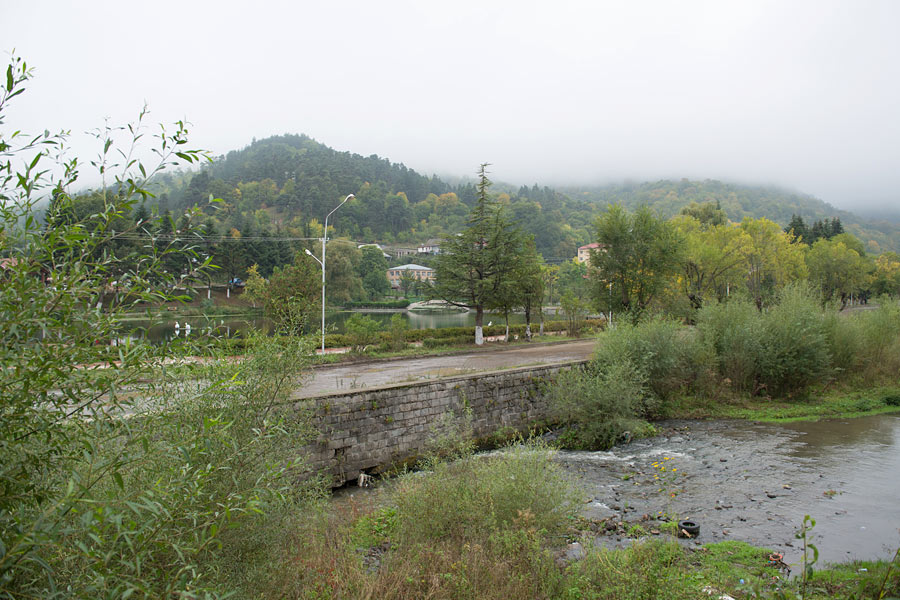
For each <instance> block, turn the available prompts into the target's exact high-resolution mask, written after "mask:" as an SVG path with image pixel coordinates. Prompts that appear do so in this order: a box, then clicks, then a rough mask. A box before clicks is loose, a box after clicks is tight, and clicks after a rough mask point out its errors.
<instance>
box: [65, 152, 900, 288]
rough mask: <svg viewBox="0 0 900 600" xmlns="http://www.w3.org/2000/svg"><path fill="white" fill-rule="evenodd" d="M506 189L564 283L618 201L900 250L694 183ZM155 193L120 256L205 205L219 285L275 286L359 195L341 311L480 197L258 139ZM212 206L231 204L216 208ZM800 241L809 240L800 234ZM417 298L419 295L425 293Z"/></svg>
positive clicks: (82, 207)
mask: <svg viewBox="0 0 900 600" xmlns="http://www.w3.org/2000/svg"><path fill="white" fill-rule="evenodd" d="M495 188H496V189H497V190H498V193H495V194H494V195H493V199H494V200H495V201H496V202H498V203H499V204H500V205H501V206H503V207H504V209H505V211H506V213H507V215H508V216H509V218H510V219H511V220H512V221H513V222H514V223H516V224H517V225H518V226H519V227H520V228H521V229H522V231H523V232H524V233H525V234H527V235H530V236H531V237H533V239H534V244H535V247H536V249H537V251H538V253H539V254H540V255H541V256H542V257H543V258H544V259H545V261H546V262H547V263H548V264H560V265H562V267H561V268H562V269H563V271H564V272H565V273H564V275H563V280H564V281H577V276H578V273H576V271H579V269H580V268H579V267H578V266H573V265H571V264H568V263H569V262H570V260H571V258H572V257H574V256H575V253H576V250H577V248H578V247H579V246H581V245H583V244H587V243H590V242H593V241H595V238H596V231H595V228H594V219H595V218H596V217H597V215H598V214H600V213H601V212H602V211H603V209H604V207H605V206H606V204H607V203H608V202H610V203H614V204H620V205H622V206H623V207H624V208H627V209H629V210H632V211H633V210H636V209H637V208H638V207H639V206H648V207H650V208H652V209H653V210H654V211H655V212H657V213H658V214H660V215H662V216H664V217H671V216H674V215H677V214H678V213H679V211H681V210H682V209H683V208H684V207H685V206H689V205H691V204H700V205H703V204H713V203H714V204H715V205H716V206H717V207H718V208H720V209H721V210H722V211H723V212H724V214H725V215H726V216H727V218H729V219H731V220H734V221H741V220H742V219H744V218H747V217H750V218H760V217H766V218H769V219H772V220H773V221H776V222H779V223H784V224H786V223H788V222H789V220H790V219H791V218H792V217H797V218H801V217H800V215H804V216H806V219H807V220H808V221H809V227H810V231H809V232H808V233H809V235H803V236H802V237H803V239H804V241H806V242H808V243H811V241H813V240H812V235H814V234H815V228H816V223H820V224H823V223H826V222H828V223H830V222H831V220H830V219H836V220H837V222H838V223H843V224H844V228H845V229H846V232H847V233H851V234H853V235H854V236H855V237H856V238H858V239H860V240H862V242H863V250H864V251H865V252H867V253H870V254H880V253H882V252H883V251H885V250H895V249H897V248H898V247H900V230H897V229H896V228H893V229H891V228H890V227H888V226H881V229H882V230H878V229H875V228H873V226H867V227H864V226H863V225H862V224H860V222H859V221H858V219H855V218H854V217H853V215H850V214H849V213H843V212H837V213H836V214H838V215H839V216H838V217H829V214H835V212H836V211H834V210H833V209H832V208H831V207H829V206H828V205H827V204H825V203H824V202H821V201H819V200H816V199H814V198H810V197H807V196H802V195H798V194H791V193H788V192H784V191H781V190H778V189H775V188H765V187H746V186H736V185H731V184H724V183H721V182H717V181H703V182H698V181H688V180H681V181H677V182H675V181H661V182H655V183H646V184H640V185H622V186H606V187H603V188H565V192H566V193H565V194H563V193H560V192H559V191H555V190H552V189H550V188H547V187H538V186H533V187H526V186H523V187H521V188H519V189H513V188H509V187H504V186H502V185H497V186H495ZM154 191H155V193H156V196H157V197H156V198H148V199H147V201H146V202H141V203H139V204H138V205H137V206H136V207H135V209H134V210H133V211H132V213H131V214H127V215H126V214H123V215H119V216H118V217H117V220H118V226H119V227H121V228H122V229H123V230H125V229H129V228H130V227H131V226H133V225H134V224H135V223H142V225H143V226H142V227H140V228H139V234H135V235H132V236H130V237H129V238H128V239H125V238H120V239H117V241H116V242H115V244H116V246H115V248H114V250H115V251H116V252H118V253H120V254H124V253H127V252H130V251H133V250H134V248H136V247H138V246H140V245H141V244H145V243H147V240H148V238H149V237H150V236H153V237H154V238H155V239H156V242H155V243H157V244H160V243H164V242H166V241H169V240H171V239H173V238H177V237H178V234H179V232H180V231H182V230H183V229H184V224H185V222H184V215H185V214H186V212H187V209H188V208H189V207H191V206H194V205H195V204H197V205H204V206H206V208H204V214H203V216H202V219H201V221H200V222H199V227H198V228H197V229H196V232H195V235H194V239H193V240H192V242H193V243H195V244H198V247H200V248H201V250H202V252H203V253H204V254H206V255H208V256H212V257H213V262H214V263H215V264H216V265H218V266H219V267H220V269H218V270H216V271H214V272H212V273H211V274H210V275H209V281H210V282H212V281H227V280H230V279H232V278H234V277H241V278H247V276H248V275H249V272H250V269H251V268H252V267H253V266H254V265H256V269H255V270H254V271H253V272H254V273H255V274H257V275H259V276H261V277H265V278H268V277H270V276H271V275H272V274H273V272H274V271H275V269H276V268H277V269H284V268H286V267H287V266H289V265H292V264H296V261H297V260H311V259H308V258H300V259H298V257H297V254H298V252H299V253H301V254H302V252H303V249H304V248H307V249H310V250H311V251H313V252H315V253H319V252H321V250H320V244H319V243H318V241H317V239H316V238H321V237H322V235H323V223H322V222H323V221H324V216H325V215H326V214H328V213H329V212H330V211H331V210H332V209H333V208H334V207H335V206H337V204H338V203H339V202H340V200H341V199H342V198H343V197H344V196H345V195H346V194H348V193H353V194H354V195H355V198H353V199H351V200H350V201H349V202H347V203H346V204H345V205H344V206H343V207H342V208H341V210H340V211H338V212H336V213H335V214H334V215H333V217H332V219H331V220H329V237H332V238H342V239H343V241H341V240H335V242H333V243H332V245H333V246H334V247H335V248H334V250H332V245H329V249H328V253H329V258H333V259H334V261H335V262H334V263H332V265H331V266H333V267H334V269H335V271H334V275H333V276H332V275H330V274H329V277H330V278H333V279H334V281H329V289H330V290H332V291H333V292H334V293H335V296H333V298H334V300H335V301H340V302H347V301H360V300H377V299H379V298H380V297H381V296H383V294H384V293H385V290H384V287H383V286H382V285H381V283H380V282H376V281H375V280H374V278H373V276H372V272H373V271H372V269H373V268H376V267H377V268H378V269H382V270H384V269H386V268H387V267H390V266H396V265H399V264H401V263H405V262H410V261H409V259H407V258H405V257H404V258H398V259H388V261H387V263H386V264H381V262H380V261H375V260H374V259H373V257H365V258H364V257H363V253H362V252H361V251H359V250H358V249H357V248H356V246H357V245H358V244H359V243H370V242H378V243H380V244H388V245H395V246H403V247H408V248H415V247H416V246H417V245H418V244H421V243H424V242H426V241H433V240H438V239H441V238H443V237H445V236H447V235H454V234H456V233H458V232H460V231H462V230H463V229H464V228H465V224H466V219H467V218H468V215H469V214H470V211H471V209H472V208H473V207H474V206H475V203H476V198H477V190H476V186H475V184H474V182H463V183H458V184H455V185H451V184H449V183H447V182H445V181H443V180H441V179H440V178H438V177H436V176H433V177H425V176H422V175H420V174H418V173H417V172H416V171H414V170H412V169H408V168H407V167H405V166H403V165H402V164H396V163H391V162H390V161H388V160H386V159H381V158H379V157H377V156H374V155H373V156H369V157H363V156H360V155H357V154H351V153H348V152H338V151H335V150H333V149H331V148H328V147H327V146H325V145H323V144H320V143H318V142H316V141H315V140H312V139H310V138H309V137H306V136H302V135H284V136H276V137H272V138H268V139H265V140H260V141H254V142H253V143H252V144H251V145H249V146H248V147H246V148H244V149H242V150H239V151H233V152H230V153H228V154H227V155H226V156H224V157H220V158H219V159H218V160H215V161H213V163H212V164H211V165H209V166H207V167H205V168H204V169H203V170H201V171H200V172H193V173H192V172H183V173H174V174H164V175H163V176H162V177H160V179H159V182H158V183H157V184H156V187H154ZM103 193H104V192H102V191H99V192H91V193H87V194H83V195H81V196H79V197H77V198H75V199H74V200H73V202H72V204H71V206H70V207H69V209H68V210H69V211H72V212H75V213H77V214H76V215H75V216H77V217H78V218H81V217H83V216H86V215H90V214H94V213H96V211H97V207H98V206H99V203H100V202H101V198H102V196H103ZM210 198H214V199H218V200H220V201H219V202H214V203H209V202H208V200H209V199H210ZM153 215H157V216H160V217H162V218H161V219H160V221H159V223H156V224H154V223H152V222H151V221H152V220H151V219H150V217H151V216H153ZM797 233H798V235H801V232H800V231H799V229H798V231H797ZM175 260H176V259H174V258H172V259H169V262H170V264H168V265H167V266H168V268H169V270H170V271H178V270H179V269H185V268H186V265H179V264H175V263H174V262H173V261H175ZM414 262H417V263H420V264H424V265H425V266H431V263H432V261H431V259H430V258H429V257H427V256H417V257H416V258H415V259H414ZM581 275H583V273H581ZM366 277H369V282H368V283H366V282H365V278H366ZM575 287H578V286H575ZM563 288H565V284H563ZM553 291H554V286H553V285H552V283H551V285H549V286H548V294H551V296H552V292H553ZM561 291H565V289H562V290H561ZM412 292H413V293H414V294H416V295H419V294H420V293H422V290H419V289H414V290H412ZM573 293H574V291H573ZM576 295H577V294H576ZM550 299H551V300H553V298H552V297H551V298H550Z"/></svg>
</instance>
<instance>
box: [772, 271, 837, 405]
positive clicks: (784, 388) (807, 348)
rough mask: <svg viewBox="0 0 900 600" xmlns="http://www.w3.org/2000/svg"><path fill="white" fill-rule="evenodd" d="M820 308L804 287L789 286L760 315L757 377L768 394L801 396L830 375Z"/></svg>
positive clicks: (811, 294)
mask: <svg viewBox="0 0 900 600" xmlns="http://www.w3.org/2000/svg"><path fill="white" fill-rule="evenodd" d="M821 306H822V304H821V301H820V299H819V297H818V295H817V294H815V293H814V292H811V291H810V290H809V288H807V287H806V286H805V285H790V286H787V287H786V288H785V289H784V290H782V292H781V294H780V298H779V302H778V304H776V305H775V306H774V307H772V308H771V309H770V310H769V312H767V313H763V315H762V322H763V344H762V355H761V356H760V364H759V371H760V373H759V374H760V379H761V381H762V383H763V385H765V386H766V390H767V391H768V393H770V394H773V395H780V394H785V393H794V392H802V391H803V390H805V389H806V387H807V386H809V385H810V384H811V383H813V382H814V381H818V380H820V379H822V378H824V377H827V376H828V375H829V374H830V369H831V356H830V354H829V352H828V343H827V338H826V335H825V320H824V315H823V313H822V308H821Z"/></svg>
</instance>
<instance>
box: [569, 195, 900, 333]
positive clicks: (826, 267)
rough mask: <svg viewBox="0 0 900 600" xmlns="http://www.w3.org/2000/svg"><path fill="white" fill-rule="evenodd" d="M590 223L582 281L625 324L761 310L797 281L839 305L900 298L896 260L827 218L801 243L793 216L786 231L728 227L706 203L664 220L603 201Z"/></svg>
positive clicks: (769, 226) (759, 225) (760, 225)
mask: <svg viewBox="0 0 900 600" xmlns="http://www.w3.org/2000/svg"><path fill="white" fill-rule="evenodd" d="M595 226H596V240H597V242H598V243H599V244H600V246H599V247H598V248H597V249H595V250H592V251H591V256H590V261H589V263H590V267H589V268H588V269H587V280H586V281H588V282H589V283H588V284H587V285H588V286H590V288H591V290H590V292H591V296H592V298H593V300H594V306H595V308H598V309H600V310H602V311H604V312H610V311H612V312H618V313H620V314H622V313H624V314H625V315H628V317H629V318H630V320H632V321H637V320H639V319H640V318H642V317H643V316H644V315H645V314H647V313H648V312H649V313H652V312H660V311H662V312H666V313H668V314H671V315H677V316H679V317H681V318H683V319H684V320H685V321H688V322H693V321H694V320H695V318H696V311H697V310H699V309H702V308H704V307H705V306H707V305H709V304H711V303H721V302H725V301H727V300H730V299H732V298H746V299H749V300H750V301H751V302H753V303H754V304H755V305H756V307H757V309H759V310H763V309H764V308H766V307H767V306H770V305H772V303H773V302H774V301H775V299H776V298H777V297H778V294H779V293H780V291H781V290H783V289H784V288H785V287H786V286H788V285H791V284H794V283H797V282H808V284H809V285H811V286H813V287H814V288H816V289H817V290H818V291H819V293H820V295H821V299H822V301H823V302H824V303H831V302H834V303H838V305H839V306H840V308H844V307H846V306H847V305H848V303H850V301H851V300H858V301H861V302H867V301H868V299H869V298H870V297H873V296H878V295H890V296H896V295H897V294H898V293H900V256H898V255H897V253H895V252H884V253H882V254H879V255H877V256H874V255H872V254H869V253H867V252H866V250H865V248H864V246H863V243H862V242H861V241H860V240H859V239H858V238H856V237H855V236H853V235H852V234H850V233H846V232H843V233H836V232H837V231H839V230H841V224H840V221H839V220H830V221H827V232H825V233H823V234H822V235H821V237H813V236H810V237H811V240H810V241H809V243H808V242H807V240H806V239H805V238H804V237H803V235H802V233H803V232H804V231H805V229H802V228H803V227H805V224H804V222H803V220H802V219H801V218H799V217H797V218H795V219H794V222H793V223H792V224H791V225H790V226H787V227H784V228H782V227H781V226H779V225H778V224H777V223H775V222H774V221H770V220H769V219H766V218H759V219H753V218H750V217H746V218H744V219H743V220H742V221H740V222H738V223H735V222H732V221H729V220H728V219H727V218H726V216H725V213H724V211H723V210H722V209H721V208H719V206H718V205H717V204H713V203H704V204H696V203H694V204H691V205H689V206H687V207H684V208H683V209H682V211H681V213H680V214H678V215H676V216H674V217H672V218H671V219H665V218H663V217H661V216H660V215H658V214H657V213H656V212H654V211H653V210H651V209H650V208H649V207H646V206H644V207H641V208H638V209H637V210H636V211H634V212H633V213H632V212H629V211H628V210H626V209H625V208H623V207H622V206H620V205H610V206H609V207H608V209H607V211H606V212H605V213H603V214H602V215H600V216H599V217H598V218H597V220H596V221H595ZM795 227H797V228H801V234H800V235H798V232H797V231H796V230H795ZM815 228H818V229H822V228H825V222H819V223H817V224H816V226H815Z"/></svg>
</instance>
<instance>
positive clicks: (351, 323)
mask: <svg viewBox="0 0 900 600" xmlns="http://www.w3.org/2000/svg"><path fill="white" fill-rule="evenodd" d="M344 327H345V329H346V330H347V337H348V338H349V340H350V351H351V352H353V353H355V354H359V353H360V352H362V351H363V350H365V348H366V346H369V345H371V344H375V343H377V342H378V339H379V336H378V332H379V331H381V324H380V323H379V322H378V321H376V320H375V319H373V318H372V317H367V316H365V315H361V314H359V313H354V314H352V315H350V318H349V319H347V323H346V324H345V325H344Z"/></svg>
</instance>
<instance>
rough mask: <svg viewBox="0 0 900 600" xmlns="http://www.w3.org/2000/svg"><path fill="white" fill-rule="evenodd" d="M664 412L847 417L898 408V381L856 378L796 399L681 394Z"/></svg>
mask: <svg viewBox="0 0 900 600" xmlns="http://www.w3.org/2000/svg"><path fill="white" fill-rule="evenodd" d="M668 410H669V413H668V416H669V417H672V418H679V419H744V420H749V421H761V422H773V423H775V422H782V423H787V422H791V421H812V420H818V419H850V418H855V417H864V416H870V415H879V414H885V413H892V412H900V385H871V384H868V383H867V382H863V381H856V382H852V383H845V384H842V385H839V386H836V387H830V388H827V389H823V390H816V389H813V390H811V392H810V393H809V394H808V396H807V397H805V398H803V399H799V400H780V399H771V398H754V397H750V396H734V397H731V398H727V399H723V398H704V397H698V396H685V397H682V398H678V399H676V400H674V401H673V403H672V404H671V406H670V407H669V409H668Z"/></svg>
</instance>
